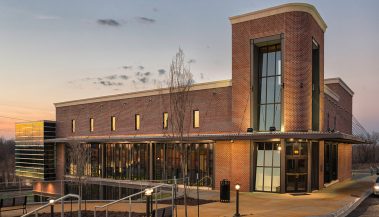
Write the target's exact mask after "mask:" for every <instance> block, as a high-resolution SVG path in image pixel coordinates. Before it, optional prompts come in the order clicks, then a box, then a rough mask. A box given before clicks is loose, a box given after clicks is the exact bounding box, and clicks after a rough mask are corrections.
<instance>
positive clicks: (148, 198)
mask: <svg viewBox="0 0 379 217" xmlns="http://www.w3.org/2000/svg"><path fill="white" fill-rule="evenodd" d="M153 191H154V189H152V188H147V189H145V196H146V217H150V213H151V212H150V211H151V205H152V204H151V195H152V193H153Z"/></svg>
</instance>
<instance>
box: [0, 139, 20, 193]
mask: <svg viewBox="0 0 379 217" xmlns="http://www.w3.org/2000/svg"><path fill="white" fill-rule="evenodd" d="M0 153H1V156H2V157H1V158H0V182H5V186H8V183H9V182H12V181H15V178H16V176H15V141H14V140H6V139H4V138H2V137H0Z"/></svg>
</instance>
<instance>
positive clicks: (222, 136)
mask: <svg viewBox="0 0 379 217" xmlns="http://www.w3.org/2000/svg"><path fill="white" fill-rule="evenodd" d="M273 139H274V140H275V139H309V140H327V141H335V142H342V143H351V144H358V143H365V141H364V140H363V139H361V138H359V137H356V136H353V135H349V134H345V133H341V132H333V133H332V132H254V133H218V134H189V135H185V136H184V141H191V142H210V141H213V142H214V141H215V140H216V141H217V140H218V141H222V140H255V141H260V140H261V141H267V140H273ZM167 141H172V142H173V143H175V142H176V143H177V142H179V141H175V137H172V136H170V135H167V134H150V135H113V136H112V135H109V136H76V137H66V138H56V139H47V140H45V142H53V143H55V142H58V143H59V142H61V143H67V142H88V143H91V142H92V143H149V142H151V143H156V142H167Z"/></svg>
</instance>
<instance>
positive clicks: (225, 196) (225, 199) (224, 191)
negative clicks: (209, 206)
mask: <svg viewBox="0 0 379 217" xmlns="http://www.w3.org/2000/svg"><path fill="white" fill-rule="evenodd" d="M220 202H221V203H229V202H230V181H229V180H227V179H223V180H222V181H221V182H220Z"/></svg>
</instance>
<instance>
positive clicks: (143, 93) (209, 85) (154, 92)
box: [54, 79, 232, 108]
mask: <svg viewBox="0 0 379 217" xmlns="http://www.w3.org/2000/svg"><path fill="white" fill-rule="evenodd" d="M230 86H232V80H230V79H229V80H220V81H212V82H206V83H198V84H194V85H193V86H192V87H191V89H190V91H196V90H206V89H214V88H222V87H230ZM169 93H170V91H169V88H159V89H152V90H144V91H137V92H129V93H122V94H116V95H108V96H100V97H94V98H87V99H79V100H73V101H66V102H59V103H54V105H55V107H56V108H59V107H65V106H72V105H81V104H88V103H96V102H105V101H112V100H120V99H129V98H137V97H145V96H155V95H160V94H169Z"/></svg>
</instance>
